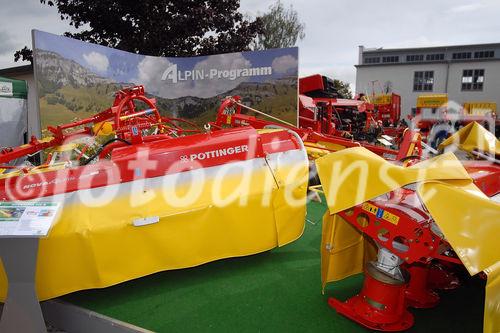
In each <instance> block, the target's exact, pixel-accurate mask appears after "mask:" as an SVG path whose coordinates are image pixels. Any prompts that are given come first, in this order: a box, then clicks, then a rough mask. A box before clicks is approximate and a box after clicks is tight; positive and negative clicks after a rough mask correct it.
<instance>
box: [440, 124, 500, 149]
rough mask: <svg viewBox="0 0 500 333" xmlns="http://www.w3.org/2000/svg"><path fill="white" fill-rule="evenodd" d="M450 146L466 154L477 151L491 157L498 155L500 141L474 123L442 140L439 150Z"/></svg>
mask: <svg viewBox="0 0 500 333" xmlns="http://www.w3.org/2000/svg"><path fill="white" fill-rule="evenodd" d="M451 145H457V146H458V147H459V148H460V149H462V150H465V151H467V152H472V151H473V150H475V149H478V150H480V151H483V152H487V153H490V154H493V155H500V141H498V139H497V138H496V137H495V135H494V134H493V133H491V132H490V131H488V130H486V129H485V128H484V127H483V126H481V125H479V124H478V123H476V122H472V123H470V124H468V125H467V126H464V127H462V128H461V129H460V130H458V131H457V132H456V133H454V134H453V135H452V136H450V137H449V138H447V139H446V140H444V141H443V142H442V143H441V144H440V145H439V149H444V148H445V147H448V146H451Z"/></svg>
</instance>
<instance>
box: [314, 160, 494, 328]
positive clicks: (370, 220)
mask: <svg viewBox="0 0 500 333" xmlns="http://www.w3.org/2000/svg"><path fill="white" fill-rule="evenodd" d="M331 156H332V155H331ZM355 156H357V157H355ZM355 156H354V157H352V160H353V161H354V160H355V161H357V162H363V160H362V159H363V156H366V154H359V155H355ZM477 156H481V155H477ZM482 156H484V155H482ZM447 158H448V159H447V160H446V161H447V163H445V164H446V165H447V166H448V167H451V168H455V169H453V170H455V171H457V170H458V171H457V172H455V171H451V170H450V172H452V173H454V176H450V175H449V174H448V173H443V174H442V177H448V180H452V181H451V182H450V185H449V187H447V188H446V186H445V185H443V183H440V184H438V183H439V182H434V183H433V181H435V180H433V177H436V173H434V176H424V177H422V179H420V178H419V177H420V176H410V175H411V174H412V171H415V170H411V169H408V170H409V172H406V171H404V169H399V170H396V169H394V167H391V168H392V169H393V171H392V172H393V174H394V175H396V174H397V173H398V172H401V173H400V175H401V176H395V177H396V178H398V177H400V178H398V179H399V180H398V182H400V184H401V185H403V186H402V187H400V188H396V189H395V190H393V191H390V192H388V193H385V194H382V195H378V196H376V197H375V198H374V199H370V200H367V201H365V202H362V203H361V204H357V205H355V206H352V207H350V208H348V209H344V210H341V211H338V212H337V213H335V214H336V216H337V217H338V218H340V219H337V217H336V218H335V219H334V221H335V222H333V223H337V224H336V225H335V226H333V227H332V226H331V225H330V226H328V224H325V223H330V222H325V221H324V226H323V228H324V229H323V232H324V234H323V246H322V248H324V250H322V256H326V258H329V257H328V256H335V255H338V256H341V255H343V253H346V255H344V257H343V258H344V259H343V261H342V259H338V258H339V257H337V259H335V260H337V261H335V262H331V263H329V265H330V267H332V270H334V269H337V272H339V273H336V274H340V276H339V275H336V277H335V278H334V279H330V280H329V281H336V280H339V279H342V278H344V277H346V276H349V275H352V274H355V273H357V272H358V271H353V272H351V269H352V268H351V267H359V268H361V267H362V265H363V263H362V262H361V261H364V262H365V264H364V270H363V271H364V283H363V287H362V289H361V290H360V292H359V293H358V294H356V295H355V296H353V297H351V298H349V299H347V300H345V301H340V300H338V299H335V298H329V300H328V303H329V305H330V306H331V307H332V308H334V309H335V310H336V311H337V312H338V313H340V314H342V315H344V316H346V317H347V318H349V319H351V320H353V321H355V322H356V323H358V324H360V325H362V326H365V327H367V328H369V329H372V330H379V331H387V332H390V331H404V330H407V329H409V328H410V327H411V326H412V325H413V323H414V318H413V315H412V314H411V313H410V312H409V311H408V308H409V307H412V308H422V309H425V308H433V307H435V306H436V305H437V304H438V303H439V301H440V297H439V294H438V293H437V291H438V290H452V289H455V288H458V287H459V286H460V285H461V280H460V277H461V276H462V273H463V272H465V271H466V270H465V268H464V266H465V267H467V269H468V270H469V272H471V268H470V267H471V266H475V265H477V264H471V262H474V260H476V262H478V261H479V259H475V258H479V257H480V256H483V257H482V259H481V260H484V261H487V260H486V259H484V258H486V257H488V255H487V254H485V253H490V254H489V258H491V259H490V260H491V261H492V262H495V257H497V258H498V255H497V254H495V253H498V252H497V251H496V250H495V247H494V245H493V244H491V242H490V243H488V241H487V240H486V239H485V237H486V235H485V232H486V231H484V230H490V231H489V232H495V231H494V230H498V227H497V223H498V217H499V216H500V215H499V213H500V211H499V210H498V205H497V204H495V203H494V202H493V201H495V200H498V197H499V196H500V161H498V160H493V159H488V160H473V161H461V163H460V162H459V161H458V160H456V159H455V158H452V157H447ZM332 159H333V157H332ZM367 161H371V162H373V163H378V162H376V159H374V158H372V159H371V160H370V159H369V158H367ZM336 162H339V161H338V160H336ZM319 163H321V161H320V162H319ZM381 163H382V162H381ZM424 163H425V162H424ZM460 164H461V166H458V165H460ZM451 165H453V166H451ZM320 166H321V165H320ZM320 166H318V168H320ZM387 166H388V165H387V164H384V165H382V169H384V168H385V167H387ZM462 166H463V167H462ZM424 168H425V167H424ZM405 169H406V168H405ZM440 169H441V167H438V166H437V165H436V166H435V169H434V171H429V170H426V169H422V170H421V171H423V173H422V174H425V173H426V171H429V172H435V171H436V170H437V171H438V172H439V170H440ZM373 170H377V169H373ZM462 170H463V171H462ZM328 171H329V170H327V169H325V170H324V171H323V173H322V171H321V170H320V173H319V175H320V179H321V180H322V182H323V181H324V179H323V178H322V177H327V173H328ZM341 172H342V171H341ZM388 173H389V174H391V172H388ZM375 174H376V175H379V172H378V171H377V172H375ZM412 177H415V178H412ZM425 177H429V178H427V179H426V180H425V179H424V178H425ZM453 177H457V178H458V179H463V181H469V177H470V179H472V181H473V183H474V185H475V187H473V186H466V187H463V188H462V189H459V188H460V186H464V185H459V186H458V187H456V185H455V184H453V182H454V181H456V180H457V179H456V178H453ZM367 178H368V179H374V178H376V177H375V175H374V176H372V175H371V174H370V172H368V175H367ZM418 179H420V180H418ZM335 181H337V182H338V180H337V179H335V180H333V182H335ZM351 181H352V179H351ZM426 181H430V183H429V184H431V185H429V186H434V187H432V188H431V187H428V188H426V190H422V191H420V189H421V188H419V186H421V184H423V183H425V182H426ZM440 181H441V180H440ZM442 181H444V182H446V181H447V179H445V178H442ZM416 182H418V183H416ZM422 182H423V183H422ZM326 183H330V184H331V183H332V182H330V181H329V180H328V181H326ZM381 183H382V180H374V181H373V182H371V183H370V182H369V184H370V185H367V186H371V188H373V187H377V186H380V188H381V189H384V188H386V187H384V186H385V185H381ZM336 185H337V186H342V185H339V184H336ZM345 188H349V189H353V188H354V187H353V185H352V184H350V185H349V186H346V187H345ZM339 191H342V187H340V190H339ZM378 191H380V192H379V193H382V192H383V190H378ZM438 191H442V192H438ZM468 191H471V193H473V192H474V194H467V192H468ZM328 192H329V189H325V195H326V193H328ZM337 193H338V192H337ZM341 193H342V192H341ZM349 195H352V193H350V194H347V196H349ZM468 195H470V196H468ZM353 196H354V195H353ZM433 196H434V198H433ZM443 200H450V201H451V202H449V203H444V202H443ZM469 200H472V201H469ZM327 201H328V198H327ZM332 201H333V200H332ZM329 202H330V201H329ZM454 205H460V206H462V207H461V208H455V207H454ZM467 205H471V207H474V209H468V208H466V206H467ZM346 207H347V205H346ZM452 207H453V208H452ZM431 208H432V209H431ZM450 209H455V210H457V214H454V215H453V217H451V218H450V217H449V216H450V214H449V212H450V211H449V210H450ZM459 209H462V210H461V212H458V211H459ZM475 209H477V210H478V211H475ZM464 212H467V213H464ZM484 212H489V213H488V214H491V215H489V216H488V217H486V215H482V214H484ZM327 214H328V213H327ZM478 216H483V218H478ZM485 219H487V220H492V221H491V223H489V224H488V226H486V222H484V220H485ZM445 220H446V221H447V222H444V221H445ZM339 223H341V224H342V225H339ZM344 223H345V224H346V225H348V226H345V227H344V226H343V225H344ZM477 223H482V224H481V225H478V224H477ZM325 225H326V226H325ZM481 228H484V230H483V231H481V232H478V233H477V234H476V230H477V231H478V230H479V229H481ZM488 228H490V229H488ZM328 230H330V231H328ZM341 230H343V231H345V232H344V233H343V232H342V231H341ZM356 230H357V232H356ZM450 230H451V231H450ZM450 235H452V236H450ZM457 235H458V236H457ZM448 237H452V239H449V238H448ZM461 239H464V240H463V243H461V242H462V241H461ZM471 239H474V241H473V242H474V244H472V243H471V242H470V240H471ZM493 239H494V237H493ZM335 240H337V241H335ZM491 240H492V239H491V238H490V241H491ZM452 241H453V242H452ZM468 241H469V242H468ZM349 242H350V243H349ZM483 242H484V243H483ZM360 244H364V246H361V245H360ZM482 246H484V247H485V248H487V247H488V246H489V248H490V249H491V250H490V252H488V250H483V249H482V248H481V247H482ZM329 251H331V252H329ZM485 251H486V252H485ZM492 253H493V254H492ZM349 254H350V257H349ZM375 254H376V256H375V260H373V261H368V260H366V258H373V257H374V255H375ZM470 256H472V257H474V259H473V260H471V259H470ZM328 260H330V259H326V261H325V259H322V262H328ZM349 260H350V261H349ZM356 260H359V261H356ZM497 263H498V262H497ZM358 265H359V266H358ZM347 266H349V267H347ZM325 267H328V266H325ZM475 267H477V266H475ZM486 267H488V266H486ZM474 269H476V268H474ZM326 270H327V271H328V268H326ZM482 270H483V269H482V268H481V269H476V271H475V272H473V273H471V274H476V273H478V272H481V271H482ZM487 270H488V271H489V272H490V273H491V272H492V271H494V270H495V269H494V268H491V267H490V268H488V269H487ZM487 270H486V269H484V271H485V272H486V271H487ZM346 271H347V272H351V273H350V274H346V275H342V274H344V272H346ZM359 271H361V269H359ZM495 274H496V273H495ZM480 275H481V276H482V277H486V275H485V274H480ZM492 275H493V273H492ZM494 276H495V275H494ZM488 281H489V279H488ZM494 281H495V280H493V282H491V283H492V284H494V283H495V282H494ZM326 282H328V281H326ZM491 293H492V294H491V297H492V300H491V302H495V301H494V300H493V298H495V297H497V296H495V294H494V293H493V291H492V292H491ZM485 303H486V307H485V308H486V309H488V308H489V309H491V313H490V314H489V315H486V314H485V318H486V317H488V316H490V317H491V315H492V314H494V315H495V316H496V315H498V302H497V303H494V304H496V305H494V304H492V303H488V300H486V302H485ZM495 308H496V309H497V310H494V309H495ZM485 311H486V310H485ZM450 319H451V318H450ZM485 331H489V330H485ZM495 332H496V330H495Z"/></svg>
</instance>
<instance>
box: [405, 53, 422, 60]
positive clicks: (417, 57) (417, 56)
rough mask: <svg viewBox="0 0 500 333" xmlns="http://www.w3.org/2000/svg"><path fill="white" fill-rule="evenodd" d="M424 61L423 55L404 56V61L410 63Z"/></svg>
mask: <svg viewBox="0 0 500 333" xmlns="http://www.w3.org/2000/svg"><path fill="white" fill-rule="evenodd" d="M423 60H424V55H423V54H410V55H407V56H406V61H408V62H412V61H423Z"/></svg>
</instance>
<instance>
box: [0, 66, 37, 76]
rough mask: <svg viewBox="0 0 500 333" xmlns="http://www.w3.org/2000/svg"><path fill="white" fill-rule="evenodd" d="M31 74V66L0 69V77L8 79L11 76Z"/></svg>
mask: <svg viewBox="0 0 500 333" xmlns="http://www.w3.org/2000/svg"><path fill="white" fill-rule="evenodd" d="M30 73H33V65H31V64H30V65H22V66H15V67H8V68H2V69H0V76H4V77H9V76H12V75H14V76H15V75H20V74H30Z"/></svg>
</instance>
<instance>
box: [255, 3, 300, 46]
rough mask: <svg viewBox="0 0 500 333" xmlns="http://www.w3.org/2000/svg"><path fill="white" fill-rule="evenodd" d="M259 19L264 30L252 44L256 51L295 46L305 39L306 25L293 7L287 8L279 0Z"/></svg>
mask: <svg viewBox="0 0 500 333" xmlns="http://www.w3.org/2000/svg"><path fill="white" fill-rule="evenodd" d="M259 18H260V21H261V24H262V30H261V32H260V33H258V34H257V37H256V38H255V39H254V41H253V43H252V48H253V49H254V50H265V49H270V48H279V47H290V46H294V45H295V44H296V43H297V40H299V39H300V40H301V39H304V37H305V33H304V29H305V24H304V23H302V22H300V20H299V15H298V13H297V11H296V10H294V9H293V6H291V5H290V7H289V8H285V7H284V6H283V4H282V3H281V2H280V1H279V0H278V1H277V2H276V3H275V4H274V5H272V6H270V7H269V12H268V13H266V14H264V15H262V16H260V17H259Z"/></svg>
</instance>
